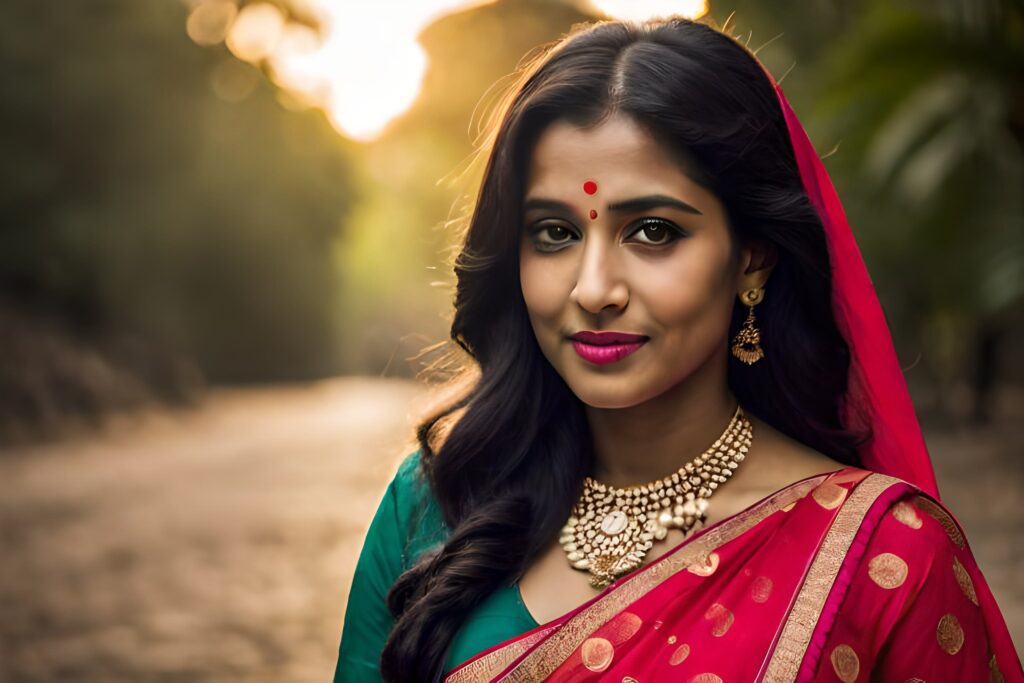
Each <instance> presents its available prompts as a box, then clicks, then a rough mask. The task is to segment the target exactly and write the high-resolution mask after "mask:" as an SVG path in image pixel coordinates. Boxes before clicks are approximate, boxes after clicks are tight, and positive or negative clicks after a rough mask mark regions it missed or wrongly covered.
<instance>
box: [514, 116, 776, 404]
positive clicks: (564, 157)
mask: <svg viewBox="0 0 1024 683" xmlns="http://www.w3.org/2000/svg"><path fill="white" fill-rule="evenodd" d="M522 215H523V220H522V239H521V248H520V283H521V286H522V291H523V298H524V299H525V302H526V307H527V310H528V312H529V317H530V323H531V325H532V327H533V331H534V334H535V335H536V337H537V341H538V343H539V344H540V348H541V350H542V352H543V353H544V355H545V357H546V358H547V359H548V361H549V362H550V363H551V364H552V366H554V368H555V370H556V371H557V372H558V373H559V374H560V375H561V376H562V378H563V379H564V380H565V381H566V383H567V384H568V385H569V387H570V388H571V389H572V391H573V392H574V393H575V394H576V396H578V397H579V398H580V400H582V401H583V402H584V403H586V404H587V405H590V406H593V407H599V408H624V407H628V406H632V405H636V404H639V403H642V402H644V401H646V400H649V399H651V398H654V397H656V396H658V395H660V394H661V393H663V392H665V391H666V390H668V389H670V388H672V387H673V386H675V385H676V384H678V383H679V382H681V381H683V380H685V379H687V378H688V377H690V376H692V375H694V373H697V372H699V371H700V370H701V369H702V368H704V367H705V366H707V365H708V364H709V363H712V364H713V363H718V364H719V367H720V368H721V370H722V371H724V368H725V367H726V364H725V360H726V357H725V355H724V354H725V353H727V351H728V344H729V339H728V335H729V322H730V318H731V313H732V309H733V305H734V302H735V301H736V296H737V294H738V293H739V292H740V291H743V290H744V289H747V288H749V287H750V286H756V283H753V282H752V281H751V276H750V275H746V274H744V271H745V270H746V268H747V265H748V264H749V259H750V258H751V254H750V253H749V251H748V250H737V252H736V254H733V249H732V240H731V237H730V233H729V228H728V223H727V217H726V213H725V210H724V207H723V206H722V204H721V203H720V202H719V200H718V199H717V198H716V197H715V196H714V195H713V194H712V193H711V192H710V191H708V190H707V189H705V188H703V187H701V186H700V185H698V184H697V183H696V182H694V181H693V180H692V179H691V178H690V177H689V176H687V175H686V173H684V172H683V170H682V168H681V167H680V164H679V162H678V161H677V160H675V159H674V158H673V157H672V156H671V154H670V152H669V151H668V150H667V149H665V148H664V147H663V146H662V145H661V144H659V143H658V142H657V141H656V140H655V139H654V138H652V137H651V136H650V135H648V134H647V133H646V132H645V131H644V130H643V129H641V128H640V127H639V126H638V125H637V124H636V123H635V122H634V121H633V120H632V119H630V118H628V117H622V116H615V117H612V118H610V119H608V120H606V121H605V122H603V123H602V124H600V125H599V126H598V127H595V128H592V129H589V130H582V129H580V128H577V127H575V126H574V125H572V124H570V123H568V122H555V123H553V124H551V125H550V126H548V127H547V128H546V129H545V131H544V132H543V133H542V134H541V136H540V138H539V139H538V141H537V144H536V146H535V148H534V150H533V156H532V158H531V160H530V166H529V169H528V177H527V179H526V185H525V192H524V203H523V214H522ZM757 277H760V280H758V282H760V281H763V279H764V278H766V277H767V274H766V273H765V272H761V273H760V276H755V278H757ZM581 331H592V332H608V331H615V332H625V333H630V334H634V335H642V336H643V337H645V338H646V340H644V341H642V343H641V344H640V345H639V346H637V345H636V344H633V345H625V346H623V345H621V344H619V345H617V348H609V347H606V348H604V349H602V348H600V347H598V348H595V347H594V346H593V345H581V344H578V343H576V342H574V341H573V340H572V339H570V336H571V335H574V334H577V333H579V332H581ZM598 341H599V342H600V343H607V341H608V340H607V339H605V340H598ZM577 347H578V349H579V350H577ZM631 349H635V350H634V351H632V353H628V355H625V356H624V357H623V353H627V352H629V351H630V350H631ZM723 381H724V380H723Z"/></svg>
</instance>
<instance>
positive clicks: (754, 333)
mask: <svg viewBox="0 0 1024 683" xmlns="http://www.w3.org/2000/svg"><path fill="white" fill-rule="evenodd" d="M762 299H764V289H762V288H761V287H756V288H754V289H748V290H747V291H745V292H743V294H741V295H740V300H742V301H743V303H745V304H746V305H747V306H749V307H750V312H749V313H747V319H746V320H745V321H744V322H743V327H741V328H740V331H739V333H738V334H737V335H736V337H735V338H734V339H733V340H732V355H734V356H736V357H737V358H739V359H740V360H741V361H743V362H744V363H746V364H747V365H753V364H754V363H756V362H757V361H759V360H761V359H762V358H764V350H763V349H762V348H761V330H759V329H757V328H756V327H754V306H755V305H757V304H759V303H761V300H762Z"/></svg>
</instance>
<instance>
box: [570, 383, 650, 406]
mask: <svg viewBox="0 0 1024 683" xmlns="http://www.w3.org/2000/svg"><path fill="white" fill-rule="evenodd" d="M622 379H624V380H625V382H616V383H615V384H616V385H617V386H607V385H606V386H597V385H598V384H599V383H600V382H597V381H595V380H594V378H587V379H586V380H584V381H582V382H571V381H567V382H566V383H567V384H568V385H569V388H570V389H571V390H572V393H574V394H575V395H576V398H578V399H579V400H580V401H582V402H583V403H584V404H586V405H588V406H590V407H591V408H602V409H605V410H616V409H619V408H631V407H633V406H635V405H639V404H641V403H643V402H644V401H647V400H648V399H649V398H651V396H649V395H648V394H649V392H642V391H638V389H640V387H639V386H638V385H637V382H635V381H630V379H629V378H622Z"/></svg>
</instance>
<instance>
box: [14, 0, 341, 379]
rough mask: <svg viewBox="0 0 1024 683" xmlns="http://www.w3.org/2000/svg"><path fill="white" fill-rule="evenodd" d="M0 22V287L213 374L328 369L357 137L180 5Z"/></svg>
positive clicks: (33, 6) (68, 9) (303, 373)
mask: <svg viewBox="0 0 1024 683" xmlns="http://www.w3.org/2000/svg"><path fill="white" fill-rule="evenodd" d="M5 8H6V19H5V21H4V22H3V24H2V26H0V56H2V57H0V58H2V61H3V64H4V65H5V66H4V68H3V69H2V71H0V93H2V97H3V102H4V105H3V109H2V113H0V116H2V117H3V126H0V131H2V133H0V134H2V135H3V143H4V150H5V154H4V155H3V157H2V158H0V283H2V286H3V290H4V293H5V294H7V295H8V298H10V299H14V300H16V301H17V302H20V303H21V304H23V305H25V306H30V307H33V308H38V309H43V308H45V309H49V310H54V311H57V312H59V313H60V315H61V316H62V317H64V318H65V319H68V320H74V321H77V322H78V323H80V324H82V325H84V326H87V327H88V328H90V329H92V330H101V331H102V330H111V329H113V330H130V331H133V332H135V333H137V334H138V335H141V336H142V337H144V338H147V339H150V340H153V342H154V343H155V344H156V343H159V344H162V345H167V346H170V347H171V348H173V349H176V350H178V351H180V352H182V353H184V354H187V355H189V356H192V357H194V358H195V359H196V360H197V361H198V363H199V366H200V367H201V369H202V370H203V371H204V373H205V374H206V375H207V376H208V377H209V378H210V379H212V380H214V381H250V380H272V379H289V378H308V377H315V376H322V375H324V374H327V373H331V372H337V371H338V370H339V369H340V358H341V354H340V349H339V345H340V340H341V336H340V329H339V314H340V311H339V309H338V306H339V300H338V298H337V295H338V286H339V283H338V280H337V273H336V271H335V265H334V263H333V262H332V259H331V251H330V250H331V246H332V244H333V243H334V242H335V241H336V240H337V238H338V237H339V236H340V235H341V227H342V220H343V218H344V216H345V214H346V212H347V210H348V208H349V206H350V204H351V202H352V198H351V197H350V193H351V190H352V188H353V186H354V183H355V181H354V179H353V177H352V175H353V171H352V168H351V166H352V162H351V157H352V156H353V154H354V151H353V149H354V146H353V145H351V144H350V143H348V142H346V141H345V139H344V138H341V137H340V136H338V135H337V134H335V132H334V131H333V129H332V128H331V127H330V126H329V124H328V123H327V122H326V119H325V118H324V116H323V115H322V113H319V112H315V111H307V112H301V113H298V112H292V111H288V110H287V109H285V108H284V107H282V106H281V105H280V104H279V102H278V101H277V99H276V98H277V93H276V90H275V89H274V88H273V87H271V86H270V85H268V84H267V82H266V80H265V79H264V78H262V76H261V75H260V74H259V72H258V71H256V70H254V69H253V68H252V67H249V66H247V65H244V64H242V63H240V62H238V61H237V60H235V59H234V58H233V57H231V56H230V54H229V53H228V52H227V50H226V49H225V48H224V47H223V46H221V47H219V48H217V49H201V48H197V47H196V46H195V45H194V44H193V43H192V42H191V41H190V40H189V39H188V37H187V36H186V34H185V30H184V26H185V18H186V7H185V6H184V5H183V4H182V3H178V2H166V1H159V0H148V1H143V2H136V1H129V0H89V1H88V2H75V3H68V4H64V3H40V2H33V1H32V0H12V1H11V2H9V3H7V5H6V6H5Z"/></svg>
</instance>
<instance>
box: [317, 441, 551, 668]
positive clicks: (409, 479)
mask: <svg viewBox="0 0 1024 683" xmlns="http://www.w3.org/2000/svg"><path fill="white" fill-rule="evenodd" d="M420 455H421V451H420V450H416V451H414V452H413V453H411V454H409V455H408V456H406V458H405V460H404V461H403V462H402V464H401V466H400V467H399V469H398V473H397V474H396V475H395V477H394V479H392V480H391V483H390V484H388V488H387V490H386V491H385V492H384V498H383V499H382V500H381V502H380V505H379V506H378V507H377V512H376V514H374V516H373V521H372V522H371V523H370V529H369V531H367V533H366V538H365V539H364V541H363V549H362V551H361V552H360V554H359V561H358V562H357V564H356V571H355V575H354V576H353V578H352V589H351V591H350V592H349V597H348V606H347V607H346V609H345V624H344V626H343V628H342V635H341V646H340V647H339V649H338V663H337V667H336V668H335V671H334V683H339V682H341V681H345V682H349V681H360V682H361V681H379V680H381V677H380V664H379V661H380V653H381V650H383V649H384V642H385V641H386V640H387V637H388V633H390V631H391V627H392V626H393V625H394V623H395V622H394V618H393V617H392V616H391V613H390V612H389V611H388V608H387V603H386V597H387V593H388V589H389V588H391V584H392V583H394V581H395V579H397V578H398V576H399V574H401V573H402V572H404V571H405V570H406V569H408V568H409V567H410V566H412V564H413V563H415V561H416V559H417V558H418V557H419V556H420V555H421V554H422V553H423V552H424V551H425V550H428V549H430V548H432V547H434V546H435V545H437V544H439V543H441V542H442V541H443V540H444V539H445V538H446V537H447V535H448V534H449V533H450V530H449V529H448V527H447V526H446V525H445V523H444V520H443V519H442V517H441V511H440V509H439V508H438V506H437V501H435V500H434V497H433V495H432V494H431V492H430V487H429V486H428V484H427V482H426V480H425V479H424V477H423V476H422V470H421V469H420V467H419V464H420ZM537 625H538V624H537V622H536V621H535V620H534V619H533V617H532V616H530V613H529V612H528V611H527V609H526V606H525V605H524V604H523V600H522V596H521V595H520V593H519V586H518V584H511V585H508V586H505V587H502V588H500V589H499V590H496V591H495V592H494V593H492V594H491V595H490V597H488V598H487V599H486V600H484V602H482V603H481V604H480V605H479V606H478V607H477V608H476V609H475V610H473V611H472V612H470V614H469V615H468V616H467V618H466V621H465V622H464V623H463V625H462V627H461V629H460V630H459V632H458V633H457V634H456V636H455V640H454V641H453V642H452V646H451V648H450V649H449V651H448V660H447V662H446V664H445V670H446V671H450V670H452V669H454V668H455V667H456V666H458V665H459V664H461V663H462V662H464V661H466V660H467V659H469V658H470V657H472V656H473V655H475V654H477V653H479V652H483V651H484V650H486V649H488V648H490V647H491V646H493V645H497V644H498V643H500V642H503V641H505V640H508V639H509V638H514V637H515V636H518V635H520V634H522V633H525V632H526V631H529V630H531V629H533V628H535V627H536V626H537Z"/></svg>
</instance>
